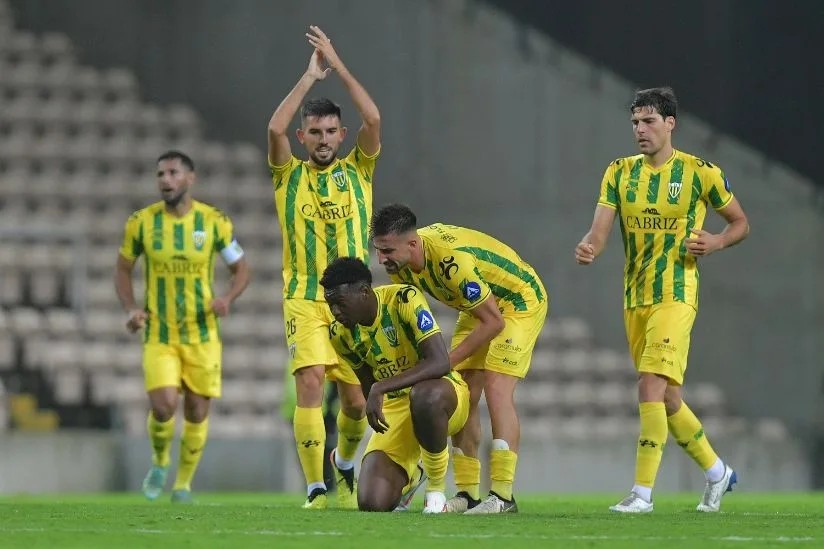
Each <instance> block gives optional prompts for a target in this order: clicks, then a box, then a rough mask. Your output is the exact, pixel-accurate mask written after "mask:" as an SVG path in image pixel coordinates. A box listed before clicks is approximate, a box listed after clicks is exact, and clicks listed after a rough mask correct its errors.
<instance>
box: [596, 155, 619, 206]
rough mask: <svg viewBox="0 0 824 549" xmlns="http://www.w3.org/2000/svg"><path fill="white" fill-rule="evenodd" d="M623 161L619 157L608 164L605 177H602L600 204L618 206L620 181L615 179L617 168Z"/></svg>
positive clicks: (599, 195)
mask: <svg viewBox="0 0 824 549" xmlns="http://www.w3.org/2000/svg"><path fill="white" fill-rule="evenodd" d="M620 163H621V159H620V158H619V159H618V160H616V161H615V162H613V163H611V164H610V165H609V166H607V169H606V170H605V171H604V177H603V179H601V191H600V193H599V194H598V204H600V205H602V206H607V207H608V208H612V209H616V208H618V182H617V181H616V180H615V170H616V168H618V166H619V165H620Z"/></svg>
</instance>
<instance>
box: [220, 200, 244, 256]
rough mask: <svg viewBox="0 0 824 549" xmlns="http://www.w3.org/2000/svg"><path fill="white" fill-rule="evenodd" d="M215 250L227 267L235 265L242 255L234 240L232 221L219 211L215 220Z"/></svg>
mask: <svg viewBox="0 0 824 549" xmlns="http://www.w3.org/2000/svg"><path fill="white" fill-rule="evenodd" d="M215 250H216V251H217V252H219V253H220V256H221V257H222V258H223V260H224V261H225V262H226V264H227V265H234V264H235V263H237V261H238V260H240V258H241V257H243V253H244V252H243V248H241V247H240V244H239V243H238V241H237V239H236V238H235V234H234V226H233V225H232V220H231V219H230V218H229V216H228V215H226V214H225V213H223V212H221V211H220V210H217V219H216V220H215Z"/></svg>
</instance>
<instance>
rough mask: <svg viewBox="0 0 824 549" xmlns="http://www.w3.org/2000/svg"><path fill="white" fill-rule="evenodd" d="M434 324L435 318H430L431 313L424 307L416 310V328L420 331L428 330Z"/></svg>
mask: <svg viewBox="0 0 824 549" xmlns="http://www.w3.org/2000/svg"><path fill="white" fill-rule="evenodd" d="M434 326H435V319H433V318H432V313H430V312H429V311H427V310H426V309H421V310H420V311H418V329H419V330H420V331H422V332H428V331H429V330H431V329H432V328H433V327H434Z"/></svg>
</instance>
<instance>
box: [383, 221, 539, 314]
mask: <svg viewBox="0 0 824 549" xmlns="http://www.w3.org/2000/svg"><path fill="white" fill-rule="evenodd" d="M418 234H419V235H420V237H421V240H422V241H423V250H424V257H425V259H426V267H425V268H424V270H423V271H421V272H420V273H416V272H414V271H412V269H411V268H410V267H409V266H408V265H407V266H406V267H404V268H403V269H401V270H400V271H399V272H398V273H397V274H393V275H392V276H391V278H392V281H393V282H403V283H406V284H412V285H414V286H417V287H419V288H421V289H423V290H424V291H425V292H426V293H428V294H429V295H431V296H432V297H434V298H435V299H437V300H438V301H440V302H442V303H445V304H446V305H449V306H450V307H453V308H455V309H458V310H461V311H468V310H471V309H473V308H475V307H476V306H478V305H479V304H480V303H481V302H482V301H483V300H484V299H486V298H487V296H489V294H490V292H491V293H492V295H494V296H495V300H496V301H497V303H498V308H499V309H500V310H501V313H503V314H506V313H525V312H529V311H530V310H532V309H534V308H535V305H536V304H538V303H540V302H542V301H544V300H546V299H547V293H546V290H545V289H544V286H543V284H542V283H541V279H540V278H538V275H537V274H536V273H535V270H534V269H533V268H532V266H531V265H530V264H529V263H527V262H526V261H524V260H523V259H521V258H520V257H519V256H518V254H517V253H515V250H513V249H512V248H510V247H509V246H507V245H506V244H504V243H503V242H501V241H499V240H496V239H495V238H492V237H491V236H489V235H486V234H484V233H482V232H479V231H475V230H472V229H466V228H464V227H456V226H455V225H443V224H441V223H435V224H433V225H429V226H428V227H423V228H422V229H418Z"/></svg>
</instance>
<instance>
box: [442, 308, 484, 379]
mask: <svg viewBox="0 0 824 549" xmlns="http://www.w3.org/2000/svg"><path fill="white" fill-rule="evenodd" d="M479 323H480V320H478V319H477V318H475V317H474V316H472V315H471V314H470V313H467V312H466V311H461V312H459V313H458V320H457V321H456V322H455V331H454V332H452V342H451V343H450V348H451V349H454V348H455V347H457V346H458V345H460V343H461V342H462V341H463V340H464V339H466V338H467V336H468V335H469V334H470V333H472V330H474V329H475V327H476V326H477V325H478V324H479ZM488 349H489V346H488V345H484V346H483V347H481V348H480V349H478V350H477V351H476V352H475V354H473V355H471V356H469V357H467V358H466V359H464V360H463V361H461V363H460V364H456V365H453V366H452V369H453V370H459V371H460V370H483V369H484V365H485V362H486V353H487V351H488Z"/></svg>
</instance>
